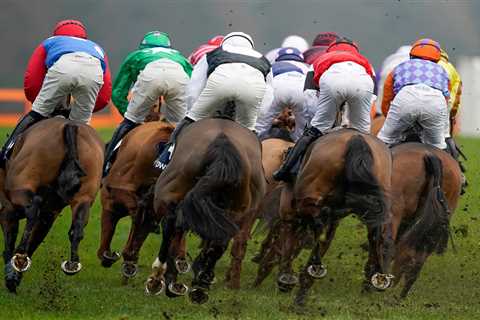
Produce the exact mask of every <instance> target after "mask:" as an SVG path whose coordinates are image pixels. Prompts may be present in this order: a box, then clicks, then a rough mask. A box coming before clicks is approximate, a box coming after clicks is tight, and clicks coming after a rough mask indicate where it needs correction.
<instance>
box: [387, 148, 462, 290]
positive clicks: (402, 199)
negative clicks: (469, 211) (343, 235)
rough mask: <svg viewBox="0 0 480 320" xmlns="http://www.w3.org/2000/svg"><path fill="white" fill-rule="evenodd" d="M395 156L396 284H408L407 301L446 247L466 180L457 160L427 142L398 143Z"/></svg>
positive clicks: (393, 208)
mask: <svg viewBox="0 0 480 320" xmlns="http://www.w3.org/2000/svg"><path fill="white" fill-rule="evenodd" d="M392 157H393V175H392V189H391V190H392V199H394V201H393V202H392V215H393V219H392V233H393V239H394V240H396V254H395V258H394V266H393V274H394V275H395V279H396V281H395V282H396V283H398V282H400V281H401V280H402V279H403V280H404V283H405V285H404V287H403V289H402V292H401V297H406V296H407V294H408V292H409V291H410V289H411V287H412V285H413V284H414V282H415V280H416V279H417V277H418V275H419V273H420V270H421V269H422V266H423V264H424V263H425V260H426V259H427V258H428V256H429V255H431V254H432V253H434V252H436V253H438V254H441V253H443V252H444V251H445V250H446V248H447V244H448V238H449V221H450V218H451V216H452V215H453V213H454V211H455V209H456V207H457V204H458V200H459V198H460V191H461V186H462V178H461V171H460V167H459V165H458V162H457V161H456V160H455V159H454V158H453V157H451V156H450V155H449V154H448V153H446V152H444V151H442V150H439V149H437V148H434V147H431V146H428V145H425V144H420V143H405V144H401V145H398V146H396V147H394V148H392Z"/></svg>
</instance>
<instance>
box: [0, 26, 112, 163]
mask: <svg viewBox="0 0 480 320" xmlns="http://www.w3.org/2000/svg"><path fill="white" fill-rule="evenodd" d="M24 89H25V96H26V97H27V99H28V100H29V101H30V102H32V103H33V104H32V110H31V111H30V112H29V113H28V114H26V115H25V116H24V117H23V118H22V119H21V120H20V122H19V123H18V124H17V126H16V127H15V129H14V130H13V132H12V134H11V135H10V137H9V138H8V140H7V142H6V143H5V145H4V146H3V148H2V150H1V154H0V167H4V165H5V160H6V158H7V155H8V151H9V150H11V148H12V146H13V145H14V143H15V140H16V138H17V137H18V136H19V135H20V134H21V133H22V132H24V131H25V130H26V129H27V128H29V127H30V126H31V125H33V124H34V123H36V122H38V121H41V120H43V119H45V118H48V117H49V116H51V114H52V113H53V111H54V110H55V109H56V108H57V107H58V106H59V105H61V104H62V102H64V101H66V99H67V97H68V96H69V95H71V96H72V97H73V98H74V101H73V102H72V104H71V111H70V115H69V118H70V120H73V121H78V122H82V123H88V122H89V121H90V118H91V116H92V112H95V111H98V110H101V109H103V108H104V107H105V106H106V105H107V104H108V102H109V101H110V96H111V92H112V84H111V77H110V70H109V67H108V60H107V56H106V55H105V52H104V51H103V49H102V48H101V47H100V46H99V45H98V44H96V43H95V42H93V41H91V40H88V39H87V32H86V29H85V27H84V26H83V24H82V23H81V22H80V21H77V20H63V21H60V22H59V23H57V25H56V26H55V29H54V31H53V36H52V37H50V38H48V39H46V40H44V41H43V42H42V43H41V44H40V45H39V46H38V47H37V48H36V49H35V51H34V52H33V54H32V56H31V58H30V60H29V62H28V66H27V70H26V72H25V80H24Z"/></svg>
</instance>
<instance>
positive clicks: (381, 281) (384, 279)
mask: <svg viewBox="0 0 480 320" xmlns="http://www.w3.org/2000/svg"><path fill="white" fill-rule="evenodd" d="M370 282H371V283H372V285H373V286H374V287H375V289H377V290H381V291H383V290H386V289H388V288H389V287H390V286H391V285H392V283H393V275H391V274H383V273H378V272H377V273H375V274H374V275H373V276H372V279H371V280H370Z"/></svg>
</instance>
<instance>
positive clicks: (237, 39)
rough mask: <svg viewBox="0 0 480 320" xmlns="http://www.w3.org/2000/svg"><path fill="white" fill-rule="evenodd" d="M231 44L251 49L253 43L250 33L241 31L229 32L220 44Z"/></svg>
mask: <svg viewBox="0 0 480 320" xmlns="http://www.w3.org/2000/svg"><path fill="white" fill-rule="evenodd" d="M224 44H226V45H231V46H234V47H248V48H251V49H253V48H254V43H253V39H252V37H251V36H250V35H248V34H246V33H243V32H230V33H229V34H227V35H226V36H225V38H223V41H222V46H223V45H224Z"/></svg>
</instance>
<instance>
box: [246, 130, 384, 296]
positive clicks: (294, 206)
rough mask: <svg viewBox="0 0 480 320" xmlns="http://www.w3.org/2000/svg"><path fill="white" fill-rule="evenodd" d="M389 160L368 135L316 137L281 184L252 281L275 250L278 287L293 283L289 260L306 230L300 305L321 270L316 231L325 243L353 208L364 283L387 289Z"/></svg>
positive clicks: (345, 133) (259, 279)
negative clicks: (272, 236)
mask: <svg viewBox="0 0 480 320" xmlns="http://www.w3.org/2000/svg"><path fill="white" fill-rule="evenodd" d="M391 161H392V160H391V155H390V151H389V150H388V148H387V147H386V146H385V145H384V144H383V143H382V142H381V141H379V140H378V139H376V138H375V137H372V136H370V135H365V134H361V133H358V132H357V131H354V130H350V129H341V130H338V131H335V132H332V133H329V134H327V135H325V136H323V137H321V138H319V139H318V140H317V141H316V142H315V143H314V144H313V145H312V146H311V147H310V148H309V149H308V151H307V153H306V155H305V157H304V160H303V163H302V166H301V169H300V172H299V174H298V176H297V180H296V182H295V184H294V185H293V186H292V185H285V187H284V189H283V192H282V199H281V209H280V219H281V220H280V221H279V224H278V225H277V226H276V227H275V228H276V232H275V233H276V234H277V236H276V240H275V241H274V242H275V243H274V244H273V245H272V247H271V248H270V250H269V252H267V253H266V254H265V255H264V257H263V259H262V261H261V264H260V268H259V272H258V275H257V279H256V282H255V284H256V285H259V284H260V283H261V282H262V281H263V279H264V278H265V277H266V275H268V273H269V272H270V270H271V268H272V267H273V265H274V264H275V256H276V255H277V254H278V252H279V251H280V253H281V257H280V258H281V259H280V266H279V269H280V270H279V271H280V273H279V277H278V284H279V289H280V290H282V291H287V290H291V289H292V288H293V286H294V285H295V284H296V283H298V279H297V277H296V276H294V275H293V271H292V262H293V259H294V257H295V255H297V254H298V253H299V251H300V250H301V248H302V246H304V245H305V243H304V240H305V238H306V237H305V234H308V233H309V232H310V233H312V234H313V241H312V240H310V242H313V243H314V248H313V250H312V254H311V256H310V259H309V261H308V263H307V265H306V266H305V268H304V269H303V271H302V273H301V275H300V284H301V288H300V290H299V292H298V295H297V297H296V303H298V304H301V305H302V304H304V303H305V299H306V296H307V293H308V290H309V289H310V288H311V286H312V285H313V280H314V279H317V278H321V277H323V276H324V275H325V274H326V270H325V266H323V264H322V262H321V258H322V256H323V254H325V252H326V250H327V249H328V245H327V246H326V247H325V246H323V245H322V244H323V242H322V241H318V238H319V235H320V234H321V233H322V232H323V231H325V232H326V234H327V243H328V244H329V241H328V239H330V240H331V239H332V238H333V236H334V233H335V228H336V226H337V225H338V222H339V220H340V219H341V218H343V217H344V216H346V215H348V214H349V213H351V212H355V213H356V214H358V215H359V217H360V218H361V219H362V221H364V222H365V223H366V225H367V229H368V240H369V244H370V250H369V251H370V255H369V259H368V261H367V264H366V266H365V275H366V282H368V283H370V282H372V284H373V285H374V286H375V287H377V288H379V289H386V288H387V287H388V286H389V285H390V282H391V281H390V279H391V277H390V275H388V274H387V270H388V267H389V265H390V261H391V253H392V245H393V243H392V240H391V231H390V229H389V228H388V224H387V222H388V221H389V218H390V198H389V192H390V183H391V182H390V179H391V168H392V162H391ZM308 230H310V231H308ZM322 246H323V247H322Z"/></svg>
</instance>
